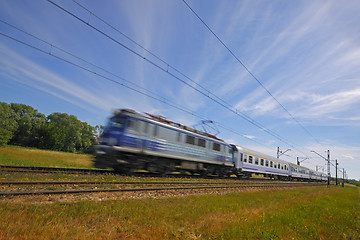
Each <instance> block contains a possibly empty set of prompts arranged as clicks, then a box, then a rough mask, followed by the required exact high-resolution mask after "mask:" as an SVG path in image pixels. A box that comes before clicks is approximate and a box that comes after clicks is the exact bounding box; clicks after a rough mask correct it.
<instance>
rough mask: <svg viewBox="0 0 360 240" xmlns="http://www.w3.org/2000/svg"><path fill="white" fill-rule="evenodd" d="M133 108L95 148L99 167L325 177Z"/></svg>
mask: <svg viewBox="0 0 360 240" xmlns="http://www.w3.org/2000/svg"><path fill="white" fill-rule="evenodd" d="M147 115H148V116H144V115H141V114H139V113H137V112H135V111H134V110H131V109H121V110H117V111H115V112H114V115H113V116H112V117H111V118H110V120H109V123H108V125H107V126H106V128H105V129H104V132H103V135H102V137H101V139H100V144H99V145H96V146H95V149H96V157H95V167H97V168H113V169H115V170H117V171H120V172H133V171H137V170H147V171H149V172H153V173H167V172H172V171H187V172H190V173H198V174H201V175H203V176H207V175H218V176H220V177H222V176H225V175H227V176H230V175H232V174H235V175H236V176H238V177H242V176H245V177H250V176H251V175H252V174H253V173H255V174H262V175H264V176H265V177H270V178H277V179H283V180H291V179H296V180H309V181H322V180H326V179H327V178H326V175H325V174H323V173H320V172H316V171H312V170H310V169H308V168H306V167H303V166H299V165H295V164H292V163H289V162H287V161H283V160H281V159H277V158H274V157H272V156H269V155H266V154H263V153H261V152H257V151H254V150H251V149H248V148H245V147H242V146H235V145H232V144H228V143H226V142H225V141H223V140H221V139H218V138H217V137H215V136H213V135H210V134H208V133H205V132H203V131H199V130H197V129H194V128H190V127H187V126H184V125H182V124H179V123H175V122H172V121H169V120H167V119H165V118H163V117H159V116H153V115H151V114H147Z"/></svg>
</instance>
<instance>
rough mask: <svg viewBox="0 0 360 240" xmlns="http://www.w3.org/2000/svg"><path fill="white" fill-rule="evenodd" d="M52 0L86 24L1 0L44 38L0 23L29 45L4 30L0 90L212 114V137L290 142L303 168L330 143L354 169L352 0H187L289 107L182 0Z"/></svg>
mask: <svg viewBox="0 0 360 240" xmlns="http://www.w3.org/2000/svg"><path fill="white" fill-rule="evenodd" d="M54 2H55V3H57V4H59V5H60V6H61V7H63V8H64V9H67V10H68V11H70V12H72V13H73V14H75V15H76V16H77V17H78V18H80V19H82V20H83V21H85V22H86V23H88V24H89V25H90V26H89V25H87V24H84V23H83V22H81V21H79V20H78V19H76V18H74V17H73V16H71V15H69V14H67V13H65V12H64V11H63V10H61V9H59V8H58V7H56V6H54V5H53V4H51V3H50V2H48V1H46V0H43V1H22V0H11V1H10V0H6V1H1V2H0V20H2V21H5V22H6V23H8V24H11V25H13V26H15V27H17V28H19V29H21V30H22V31H25V32H27V33H29V34H32V35H33V36H36V37H37V38H39V39H42V40H43V41H45V42H43V41H39V40H38V39H36V38H34V37H31V36H29V35H27V34H25V33H23V32H20V31H18V30H16V29H15V28H13V27H11V26H9V25H8V24H5V23H4V22H0V32H1V33H2V34H5V35H7V36H11V37H12V38H15V39H17V40H20V41H22V42H26V43H27V44H29V45H31V46H32V47H29V46H26V45H24V44H21V43H19V42H17V41H14V40H13V39H10V38H8V37H5V36H4V35H0V56H1V57H0V86H1V87H0V101H3V102H7V103H11V102H16V103H24V104H27V105H30V106H33V107H34V108H35V109H38V110H39V112H41V113H44V114H46V115H48V114H50V113H52V112H66V113H68V114H72V115H75V116H77V117H78V119H80V120H81V121H86V122H88V123H89V124H91V125H93V126H95V125H98V124H102V125H104V124H105V123H106V120H107V118H108V117H109V116H110V114H111V112H112V110H113V109H116V108H132V109H135V110H136V111H138V112H150V113H153V114H159V115H162V116H165V117H167V118H169V119H171V120H174V121H176V122H181V123H183V124H187V125H190V126H193V125H196V124H198V123H199V122H200V121H201V119H208V120H213V121H215V122H216V123H217V128H218V129H219V131H220V133H219V134H218V137H220V138H222V139H224V140H226V141H228V142H231V143H235V144H238V145H243V146H245V147H248V148H253V149H256V150H258V151H263V152H264V153H267V154H270V155H273V156H276V149H277V147H280V149H281V150H283V151H285V150H286V149H289V148H290V149H291V151H289V152H287V153H286V155H287V156H285V155H283V156H282V157H283V159H284V160H288V161H291V162H293V163H295V162H296V157H301V158H302V157H308V158H309V159H307V160H305V161H304V162H303V163H302V165H304V166H307V167H309V168H313V169H315V167H316V166H321V167H324V166H325V161H324V160H323V159H322V158H320V157H319V156H317V155H316V154H314V153H311V152H310V151H311V150H313V151H316V152H318V153H319V154H321V155H322V156H325V157H326V152H325V151H327V150H330V154H331V159H332V160H335V159H337V160H338V161H339V167H340V168H345V170H346V172H347V174H348V177H349V178H356V179H359V178H360V28H359V24H358V23H359V22H360V14H358V13H359V12H360V2H359V1H346V2H345V1H335V0H332V1H323V0H321V1H320V0H319V1H284V0H283V1H260V0H259V1H250V0H249V1H235V0H228V1H215V0H197V1H194V0H187V1H186V2H187V3H188V4H189V5H190V6H191V7H192V8H193V9H194V11H195V12H196V13H197V14H198V15H199V16H200V17H201V18H202V19H203V21H204V22H205V23H206V24H207V25H208V26H209V27H210V28H211V29H212V31H213V32H214V33H215V34H216V35H217V36H218V37H219V38H220V39H221V40H222V41H223V43H225V45H226V46H227V47H228V48H229V49H230V50H231V51H232V53H233V54H234V55H235V56H236V57H237V58H238V59H239V60H240V61H241V62H242V63H243V64H244V65H245V66H246V67H247V69H249V71H250V72H251V73H252V74H253V75H254V76H255V77H256V79H258V80H259V81H260V82H261V83H262V84H263V86H264V87H265V88H266V89H267V90H268V91H269V92H270V93H271V94H272V96H274V97H275V99H276V100H277V101H278V102H280V103H281V105H282V106H284V108H285V109H286V110H287V111H288V112H287V111H285V110H284V109H283V108H282V107H281V105H279V103H278V102H277V101H276V100H274V98H273V97H271V96H270V95H269V93H268V92H267V91H266V90H265V89H264V88H263V87H262V86H261V85H260V84H259V83H258V82H257V81H256V80H255V79H254V77H253V76H251V75H250V74H249V72H248V71H246V69H245V68H244V67H243V66H242V65H241V64H240V63H239V61H237V60H236V59H235V58H234V56H232V55H231V54H230V53H229V51H228V50H227V49H226V48H225V47H224V46H223V45H222V44H221V43H220V42H219V40H218V39H217V38H216V37H215V36H214V35H213V34H212V33H211V32H210V31H209V30H208V29H207V28H206V27H205V26H204V24H203V23H202V22H201V21H200V20H199V19H198V18H197V17H196V16H195V15H194V13H193V12H191V10H190V9H189V8H188V7H187V6H186V4H185V3H184V2H183V1H182V0H171V1H169V0H151V1H149V0H123V1H95V0H94V1H91V0H88V1H84V0H78V1H77V2H78V3H79V4H81V5H82V6H83V7H85V8H86V9H88V10H90V11H91V12H92V14H90V13H89V12H88V11H87V10H85V9H84V8H82V7H81V6H79V5H78V4H77V3H76V2H73V1H71V0H65V1H58V0H57V1H56V0H54ZM91 26H92V27H94V28H96V29H98V30H100V31H101V32H103V33H104V34H106V35H107V36H108V37H106V36H105V35H104V34H101V33H99V31H96V30H94V28H92V27H91ZM124 35H126V36H124ZM130 39H131V40H130ZM49 44H50V45H49ZM34 47H35V48H36V49H34ZM44 52H45V53H44ZM49 53H50V54H49ZM68 53H70V54H71V55H70V54H68ZM79 58H81V59H84V60H86V62H84V61H82V60H80V59H79ZM60 59H63V60H66V61H67V62H65V61H63V60H60ZM69 62H71V63H72V64H69ZM90 63H91V64H90ZM74 64H76V66H75V65H74ZM79 66H81V67H82V68H80V67H79ZM99 67H101V69H100V68H99ZM84 68H85V69H87V70H84ZM94 72H96V73H97V74H94ZM114 81H115V82H114ZM121 84H122V85H121ZM124 85H125V86H124ZM133 89H136V90H137V91H141V92H142V93H146V94H140V93H139V92H137V91H134V90H133ZM214 99H215V100H216V101H214ZM159 100H160V101H159ZM219 103H220V104H219ZM173 106H176V107H173ZM224 106H225V107H224ZM180 109H182V110H180ZM183 110H185V111H183ZM231 110H233V111H231ZM234 111H237V113H238V115H237V114H235V113H234ZM289 113H290V114H289ZM241 116H242V117H241ZM199 117H200V118H199ZM244 118H247V119H248V120H245V119H244ZM293 118H295V119H296V121H295V120H294V119H293ZM249 119H250V120H249ZM251 122H256V123H255V125H257V126H255V125H254V124H252V123H251ZM259 126H261V127H259ZM229 129H230V130H231V131H230V130H229ZM305 129H306V130H305ZM334 164H335V163H334ZM331 169H332V171H331V172H332V173H331V174H332V175H334V174H335V170H334V167H333V166H331ZM339 174H342V173H339Z"/></svg>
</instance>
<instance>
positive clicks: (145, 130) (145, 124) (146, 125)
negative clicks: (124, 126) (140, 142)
mask: <svg viewBox="0 0 360 240" xmlns="http://www.w3.org/2000/svg"><path fill="white" fill-rule="evenodd" d="M148 131H149V124H148V123H146V122H144V133H148Z"/></svg>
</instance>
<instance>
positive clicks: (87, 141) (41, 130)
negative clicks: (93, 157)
mask: <svg viewBox="0 0 360 240" xmlns="http://www.w3.org/2000/svg"><path fill="white" fill-rule="evenodd" d="M102 129H103V126H96V127H92V126H90V125H89V124H87V123H86V122H81V121H80V120H78V119H77V118H76V117H75V116H73V115H68V114H66V113H58V112H56V113H52V114H50V115H48V116H45V115H44V114H42V113H39V112H38V111H37V110H36V109H34V108H33V107H31V106H28V105H25V104H18V103H10V104H7V103H5V102H0V145H5V144H11V145H19V146H24V147H35V148H41V149H49V150H56V151H64V152H88V151H90V150H91V148H92V146H93V145H94V143H95V141H96V138H97V136H98V135H99V134H100V132H101V131H102Z"/></svg>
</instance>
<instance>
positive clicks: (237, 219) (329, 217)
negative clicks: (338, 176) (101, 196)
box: [0, 187, 360, 239]
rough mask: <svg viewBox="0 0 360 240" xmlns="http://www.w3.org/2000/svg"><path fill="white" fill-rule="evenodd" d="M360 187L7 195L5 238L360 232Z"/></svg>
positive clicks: (1, 212) (1, 229)
mask: <svg viewBox="0 0 360 240" xmlns="http://www.w3.org/2000/svg"><path fill="white" fill-rule="evenodd" d="M359 216H360V199H359V189H358V188H355V187H346V188H339V187H330V188H327V187H317V188H303V189H293V190H283V191H258V192H242V193H232V194H226V195H203V196H189V197H184V198H167V199H141V200H129V199H123V200H109V201H102V202H96V201H81V202H76V203H65V202H55V203H53V204H24V203H13V202H9V201H0V219H2V220H1V222H0V239H359V237H360V219H359Z"/></svg>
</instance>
